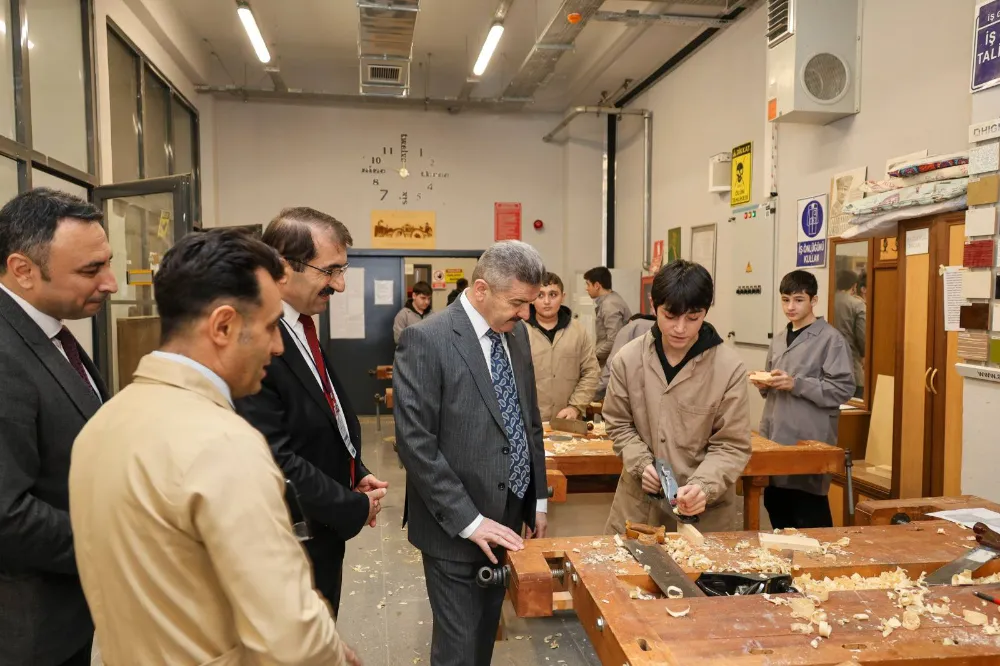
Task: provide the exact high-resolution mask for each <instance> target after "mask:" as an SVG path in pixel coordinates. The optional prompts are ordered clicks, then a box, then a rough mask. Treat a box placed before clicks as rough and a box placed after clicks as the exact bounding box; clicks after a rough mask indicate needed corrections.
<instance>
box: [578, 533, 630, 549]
mask: <svg viewBox="0 0 1000 666" xmlns="http://www.w3.org/2000/svg"><path fill="white" fill-rule="evenodd" d="M615 536H616V537H617V536H618V535H617V534H616V535H615ZM620 538H621V537H619V539H620ZM573 552H574V553H579V552H580V549H579V548H574V549H573Z"/></svg>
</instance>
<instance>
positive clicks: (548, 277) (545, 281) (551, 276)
mask: <svg viewBox="0 0 1000 666" xmlns="http://www.w3.org/2000/svg"><path fill="white" fill-rule="evenodd" d="M550 284H554V285H555V286H557V287H559V291H566V288H565V287H564V286H563V281H562V280H561V279H560V278H559V276H558V275H556V274H555V273H546V274H545V275H543V276H542V286H543V287H548V286H549V285H550Z"/></svg>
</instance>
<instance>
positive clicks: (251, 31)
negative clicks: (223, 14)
mask: <svg viewBox="0 0 1000 666" xmlns="http://www.w3.org/2000/svg"><path fill="white" fill-rule="evenodd" d="M236 13H237V14H239V15H240V21H241V22H242V23H243V28H244V29H245V30H246V31H247V36H248V37H249V38H250V43H251V44H252V45H253V50H254V51H255V52H256V53H257V59H258V60H260V61H261V62H271V54H270V53H268V50H267V44H265V43H264V38H263V37H262V36H261V34H260V28H258V27H257V21H255V20H254V17H253V12H252V11H250V5H248V4H246V3H240V4H239V5H237V7H236Z"/></svg>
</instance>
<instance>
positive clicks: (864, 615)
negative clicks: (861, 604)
mask: <svg viewBox="0 0 1000 666" xmlns="http://www.w3.org/2000/svg"><path fill="white" fill-rule="evenodd" d="M854 619H855V620H858V621H863V620H867V619H868V614H867V613H855V614H854Z"/></svg>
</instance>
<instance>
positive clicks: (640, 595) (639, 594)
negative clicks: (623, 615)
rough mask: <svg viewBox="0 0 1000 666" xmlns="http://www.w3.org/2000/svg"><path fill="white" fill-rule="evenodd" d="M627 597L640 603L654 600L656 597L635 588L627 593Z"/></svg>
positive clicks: (639, 588)
mask: <svg viewBox="0 0 1000 666" xmlns="http://www.w3.org/2000/svg"><path fill="white" fill-rule="evenodd" d="M628 596H629V597H631V598H632V599H640V600H642V601H649V600H650V599H655V598H656V595H654V594H649V593H648V592H646V591H645V590H643V589H642V588H641V587H636V588H635V589H634V590H632V591H631V592H629V594H628Z"/></svg>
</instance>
